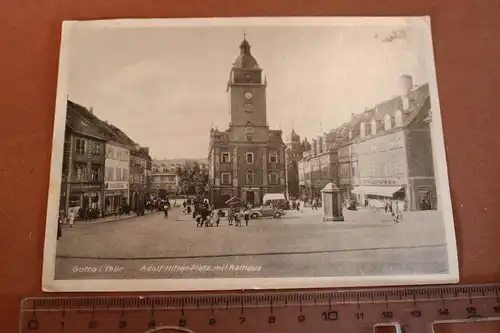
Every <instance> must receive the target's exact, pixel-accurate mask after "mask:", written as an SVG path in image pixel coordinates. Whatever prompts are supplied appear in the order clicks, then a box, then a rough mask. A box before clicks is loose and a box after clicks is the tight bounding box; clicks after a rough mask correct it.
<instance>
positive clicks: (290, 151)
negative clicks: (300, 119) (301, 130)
mask: <svg viewBox="0 0 500 333" xmlns="http://www.w3.org/2000/svg"><path fill="white" fill-rule="evenodd" d="M285 144H286V149H285V163H286V174H285V175H286V185H287V197H288V198H298V197H299V166H298V163H299V161H300V160H301V159H302V155H303V153H304V146H303V144H302V143H301V142H300V136H299V135H298V134H297V133H295V130H292V132H291V133H290V135H289V136H288V137H287V140H286V142H285Z"/></svg>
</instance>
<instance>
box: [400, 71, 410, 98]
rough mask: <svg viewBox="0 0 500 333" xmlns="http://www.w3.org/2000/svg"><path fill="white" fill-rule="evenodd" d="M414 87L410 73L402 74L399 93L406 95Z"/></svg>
mask: <svg viewBox="0 0 500 333" xmlns="http://www.w3.org/2000/svg"><path fill="white" fill-rule="evenodd" d="M412 88H413V78H412V77H411V76H410V75H406V74H405V75H401V76H400V77H399V95H400V96H406V95H407V94H408V93H409V92H410V90H411V89H412Z"/></svg>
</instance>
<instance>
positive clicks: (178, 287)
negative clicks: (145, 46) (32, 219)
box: [42, 17, 459, 292]
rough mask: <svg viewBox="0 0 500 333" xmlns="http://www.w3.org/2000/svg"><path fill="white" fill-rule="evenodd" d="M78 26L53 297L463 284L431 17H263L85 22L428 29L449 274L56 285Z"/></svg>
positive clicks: (51, 201) (53, 227) (53, 206)
mask: <svg viewBox="0 0 500 333" xmlns="http://www.w3.org/2000/svg"><path fill="white" fill-rule="evenodd" d="M75 22H76V21H66V22H63V25H62V27H63V29H62V30H63V31H62V35H61V50H60V58H59V72H58V81H57V82H58V83H57V98H56V110H55V117H54V136H53V140H52V147H53V148H52V157H51V166H50V182H49V184H50V185H49V191H48V204H47V223H46V234H45V245H44V261H43V276H42V289H43V290H44V291H48V292H56V291H57V292H62V291H74V292H77V291H195V290H197V291H201V290H204V291H208V290H239V289H291V288H294V289H295V288H330V287H337V288H338V287H369V286H397V285H422V284H446V283H456V282H458V281H459V269H458V255H457V246H456V238H455V227H454V222H453V221H454V220H453V213H452V204H451V197H450V188H449V181H448V168H447V163H446V155H445V145H444V140H443V129H442V119H441V109H440V105H439V98H438V89H437V77H436V71H435V66H434V63H435V62H434V50H433V45H432V34H431V28H430V18H429V17H259V18H208V19H137V20H136V19H120V20H98V21H86V22H82V21H79V22H78V24H79V26H81V25H85V27H86V28H102V27H107V28H110V27H113V28H118V27H173V26H177V27H207V26H212V27H214V26H219V27H230V26H231V27H239V26H242V27H243V26H245V27H249V26H253V27H255V26H262V27H264V26H265V27H273V26H309V27H311V26H354V25H356V26H359V25H374V24H376V25H388V26H391V25H401V24H403V25H404V24H406V25H410V24H411V25H418V26H420V27H422V29H424V30H425V31H426V32H427V33H428V35H429V38H427V39H426V41H427V43H428V45H426V50H425V53H426V54H427V55H429V58H428V60H429V61H428V62H427V70H428V73H429V89H430V97H431V105H432V116H433V117H432V128H431V133H432V136H433V140H432V145H433V152H434V159H435V160H436V161H435V163H434V165H435V178H436V188H437V189H438V190H437V193H438V194H439V197H438V202H439V203H440V211H442V213H443V220H444V224H445V233H446V250H447V254H448V267H449V273H448V274H425V275H398V276H364V277H361V276H352V277H321V278H320V277H318V278H316V277H303V278H302V277H301V278H220V279H213V278H212V279H121V280H114V279H113V280H112V279H109V280H106V279H99V280H87V279H80V280H77V279H72V280H56V279H54V273H55V262H56V260H55V259H56V258H55V256H56V246H57V240H56V238H57V233H56V231H57V217H58V214H59V213H58V209H59V208H58V203H59V197H60V184H61V178H62V175H61V165H62V159H63V146H64V129H65V122H66V103H67V102H66V98H67V85H68V47H67V45H68V41H69V38H70V34H71V29H72V27H73V26H74V24H75Z"/></svg>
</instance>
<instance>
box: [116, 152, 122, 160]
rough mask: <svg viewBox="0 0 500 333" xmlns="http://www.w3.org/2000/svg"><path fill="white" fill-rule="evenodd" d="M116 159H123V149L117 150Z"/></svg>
mask: <svg viewBox="0 0 500 333" xmlns="http://www.w3.org/2000/svg"><path fill="white" fill-rule="evenodd" d="M116 159H117V160H121V159H122V152H121V151H117V152H116Z"/></svg>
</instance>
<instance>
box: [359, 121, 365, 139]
mask: <svg viewBox="0 0 500 333" xmlns="http://www.w3.org/2000/svg"><path fill="white" fill-rule="evenodd" d="M365 130H366V126H365V123H361V124H360V125H359V132H360V133H359V134H360V136H361V137H364V136H365V135H366V133H365Z"/></svg>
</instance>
